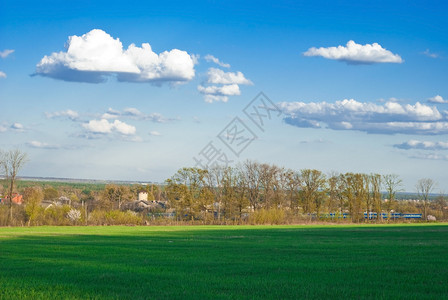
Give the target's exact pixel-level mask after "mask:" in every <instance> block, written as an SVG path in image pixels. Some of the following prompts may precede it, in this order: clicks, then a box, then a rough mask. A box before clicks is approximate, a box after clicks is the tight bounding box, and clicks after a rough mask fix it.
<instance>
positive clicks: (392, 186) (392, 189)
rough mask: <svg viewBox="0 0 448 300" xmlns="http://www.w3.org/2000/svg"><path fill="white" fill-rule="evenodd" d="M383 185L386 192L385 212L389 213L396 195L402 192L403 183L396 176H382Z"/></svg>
mask: <svg viewBox="0 0 448 300" xmlns="http://www.w3.org/2000/svg"><path fill="white" fill-rule="evenodd" d="M383 185H384V188H385V189H386V191H387V198H388V199H387V204H386V207H387V211H388V212H390V210H391V208H392V207H393V205H394V204H395V195H396V193H397V192H399V191H402V190H403V188H402V185H403V181H402V180H401V179H400V177H399V176H398V175H396V174H388V175H384V176H383Z"/></svg>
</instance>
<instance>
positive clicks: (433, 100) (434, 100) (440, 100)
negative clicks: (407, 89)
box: [428, 95, 448, 104]
mask: <svg viewBox="0 0 448 300" xmlns="http://www.w3.org/2000/svg"><path fill="white" fill-rule="evenodd" d="M428 102H431V103H440V104H443V103H448V100H445V99H443V98H442V96H440V95H436V96H434V97H432V98H429V99H428Z"/></svg>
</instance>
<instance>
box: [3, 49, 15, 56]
mask: <svg viewBox="0 0 448 300" xmlns="http://www.w3.org/2000/svg"><path fill="white" fill-rule="evenodd" d="M12 53H14V50H12V49H5V50H3V51H0V57H1V58H7V57H8V55H10V54H12Z"/></svg>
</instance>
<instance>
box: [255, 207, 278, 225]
mask: <svg viewBox="0 0 448 300" xmlns="http://www.w3.org/2000/svg"><path fill="white" fill-rule="evenodd" d="M249 223H250V224H283V223H285V212H284V211H283V210H280V209H277V208H271V209H264V208H263V209H259V210H257V211H255V212H253V213H252V214H251V215H250V216H249Z"/></svg>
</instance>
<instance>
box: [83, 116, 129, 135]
mask: <svg viewBox="0 0 448 300" xmlns="http://www.w3.org/2000/svg"><path fill="white" fill-rule="evenodd" d="M82 126H83V127H84V128H85V129H86V130H87V131H89V132H90V133H99V134H108V133H113V132H117V133H120V134H123V135H134V134H135V133H136V128H135V126H132V125H129V124H126V123H124V122H122V121H120V120H115V121H114V122H109V121H108V120H106V119H101V120H90V121H89V122H88V123H84V124H82Z"/></svg>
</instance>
